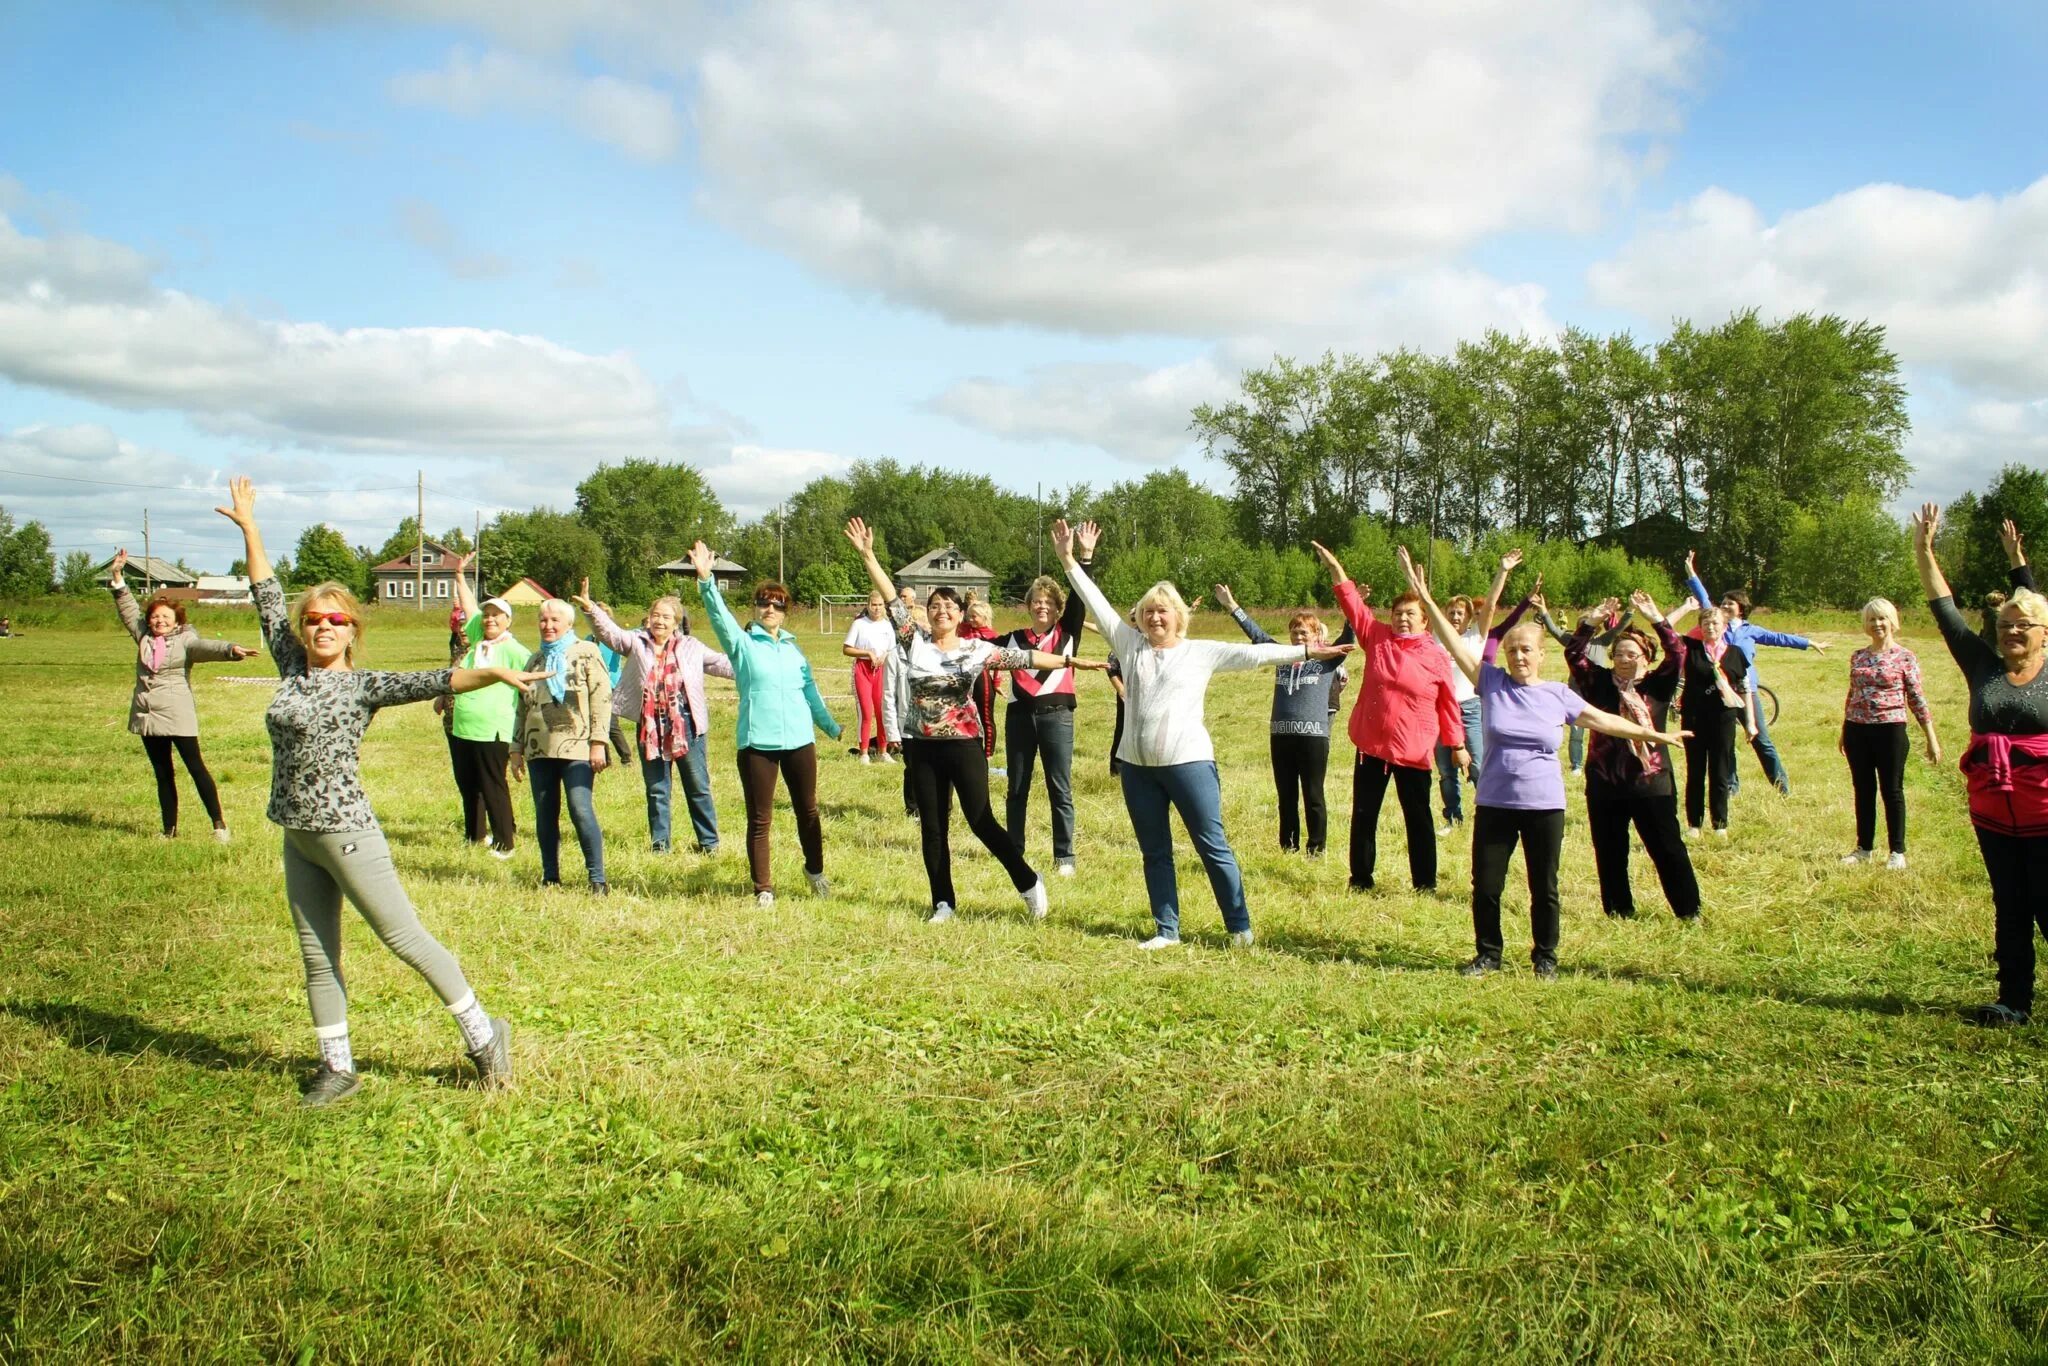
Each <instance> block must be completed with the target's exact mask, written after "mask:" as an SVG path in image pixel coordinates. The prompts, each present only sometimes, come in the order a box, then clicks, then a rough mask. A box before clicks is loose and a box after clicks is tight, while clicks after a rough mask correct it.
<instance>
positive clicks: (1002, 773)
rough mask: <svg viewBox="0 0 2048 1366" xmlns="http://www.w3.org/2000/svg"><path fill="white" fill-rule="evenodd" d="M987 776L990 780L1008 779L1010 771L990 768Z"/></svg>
mask: <svg viewBox="0 0 2048 1366" xmlns="http://www.w3.org/2000/svg"><path fill="white" fill-rule="evenodd" d="M988 776H989V777H991V778H1008V777H1009V776H1010V770H1009V769H1007V768H992V769H990V770H989V771H988Z"/></svg>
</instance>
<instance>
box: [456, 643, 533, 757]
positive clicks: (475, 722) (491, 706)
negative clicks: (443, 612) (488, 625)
mask: <svg viewBox="0 0 2048 1366" xmlns="http://www.w3.org/2000/svg"><path fill="white" fill-rule="evenodd" d="M462 634H463V635H464V636H465V637H467V638H468V640H469V649H468V651H467V652H466V653H464V655H463V656H462V662H461V663H460V664H458V665H456V667H457V668H459V669H516V668H519V667H520V665H521V664H523V663H524V662H525V660H526V657H527V656H528V655H529V654H531V653H533V652H532V651H531V650H528V649H527V648H526V647H525V646H524V645H521V644H520V643H519V642H518V640H517V639H515V638H514V637H513V635H512V633H511V632H510V631H507V632H506V633H505V634H504V635H502V636H499V637H498V638H497V639H496V640H494V641H492V642H491V643H490V644H489V645H485V644H484V643H483V638H484V614H483V613H482V612H472V613H470V614H469V620H467V621H465V622H463V623H462ZM450 712H451V721H452V722H453V732H454V735H455V738H456V739H458V740H510V739H511V738H512V734H513V721H514V720H515V718H516V717H517V715H518V712H519V689H517V688H515V687H513V686H512V685H511V684H510V683H493V684H491V685H490V686H489V687H487V688H478V689H477V690H476V691H475V692H464V693H457V694H455V697H454V700H453V705H452V707H451V708H450Z"/></svg>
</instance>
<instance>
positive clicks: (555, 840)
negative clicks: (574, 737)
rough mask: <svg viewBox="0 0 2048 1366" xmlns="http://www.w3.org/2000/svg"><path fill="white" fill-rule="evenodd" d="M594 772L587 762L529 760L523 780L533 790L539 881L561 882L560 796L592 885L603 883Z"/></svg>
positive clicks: (601, 836) (601, 830)
mask: <svg viewBox="0 0 2048 1366" xmlns="http://www.w3.org/2000/svg"><path fill="white" fill-rule="evenodd" d="M596 778H597V772H596V770H594V769H593V768H591V766H590V761H589V760H588V759H528V760H527V761H526V780H527V783H528V785H529V786H531V787H532V788H533V840H534V843H536V844H538V845H539V846H540V879H541V881H542V882H560V881H561V880H562V796H563V794H564V793H565V792H566V793H567V794H568V798H569V824H570V825H572V826H574V827H575V828H576V844H577V846H578V847H579V848H581V849H582V850H583V867H584V870H585V871H586V872H588V873H589V874H590V880H591V882H592V883H593V884H595V883H599V882H603V881H604V830H603V829H602V828H601V827H600V826H599V825H598V823H597V806H596V804H595V803H594V802H592V801H591V799H590V785H591V783H592V782H593V781H595V780H596Z"/></svg>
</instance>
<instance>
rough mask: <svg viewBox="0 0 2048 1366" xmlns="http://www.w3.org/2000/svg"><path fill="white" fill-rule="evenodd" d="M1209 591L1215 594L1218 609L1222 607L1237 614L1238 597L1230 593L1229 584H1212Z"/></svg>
mask: <svg viewBox="0 0 2048 1366" xmlns="http://www.w3.org/2000/svg"><path fill="white" fill-rule="evenodd" d="M1209 591H1210V592H1211V593H1213V594H1215V596H1216V605H1217V606H1218V607H1221V608H1222V609H1223V610H1224V611H1226V612H1235V611H1236V610H1237V595H1236V594H1234V593H1232V592H1231V591H1230V585H1229V584H1227V583H1218V584H1212V585H1210V588H1209Z"/></svg>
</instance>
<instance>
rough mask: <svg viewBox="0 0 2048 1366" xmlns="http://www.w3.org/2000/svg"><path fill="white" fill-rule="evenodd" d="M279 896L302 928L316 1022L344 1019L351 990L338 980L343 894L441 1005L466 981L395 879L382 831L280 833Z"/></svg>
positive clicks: (465, 991)
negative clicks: (281, 890) (281, 887)
mask: <svg viewBox="0 0 2048 1366" xmlns="http://www.w3.org/2000/svg"><path fill="white" fill-rule="evenodd" d="M284 895H285V900H287V901H289V902H290V903H291V907H292V920H293V921H294V922H295V923H296V924H297V925H298V927H299V952H300V954H301V955H303V956H304V958H305V960H306V995H307V997H308V998H309V999H310V1000H311V1001H312V1004H313V1024H314V1027H315V1028H326V1027H327V1026H329V1025H338V1024H342V1023H344V1022H345V1020H346V1019H347V1016H348V994H347V991H346V990H345V989H344V988H343V986H342V983H341V899H342V898H343V897H344V896H346V897H347V898H348V899H349V901H350V903H351V904H353V905H354V906H355V908H356V909H357V910H358V911H361V912H362V915H363V919H365V920H367V921H369V922H370V928H371V929H373V930H375V931H376V932H377V937H378V938H379V939H381V940H383V941H384V947H385V948H387V949H390V950H391V951H392V952H393V953H395V954H397V955H398V956H399V958H400V959H401V960H402V961H404V962H405V963H406V964H407V965H408V966H410V967H411V968H412V969H413V970H414V971H415V972H417V973H419V975H420V976H422V977H424V978H426V979H427V982H428V984H429V985H431V986H432V987H433V988H434V990H435V991H437V992H439V993H440V996H441V1001H442V1004H444V1005H449V1006H454V1005H460V1004H461V1003H462V1002H463V1000H464V998H466V997H468V996H469V994H470V991H469V983H468V981H467V980H465V979H464V977H463V975H462V969H461V967H460V966H458V965H457V963H456V962H455V955H453V954H451V953H449V952H448V950H446V949H444V948H442V947H441V942H440V941H439V940H437V939H435V938H434V936H433V935H431V934H428V933H427V930H426V927H425V926H423V925H421V924H420V917H419V913H418V912H417V911H415V910H413V908H412V902H411V900H410V899H408V898H407V897H406V895H405V889H404V888H403V887H401V886H399V885H398V869H397V868H395V867H394V866H392V862H391V846H390V845H388V844H386V843H385V842H384V834H383V832H382V831H380V830H352V831H348V832H346V833H343V834H317V833H315V832H313V831H310V830H286V831H285V832H284Z"/></svg>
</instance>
